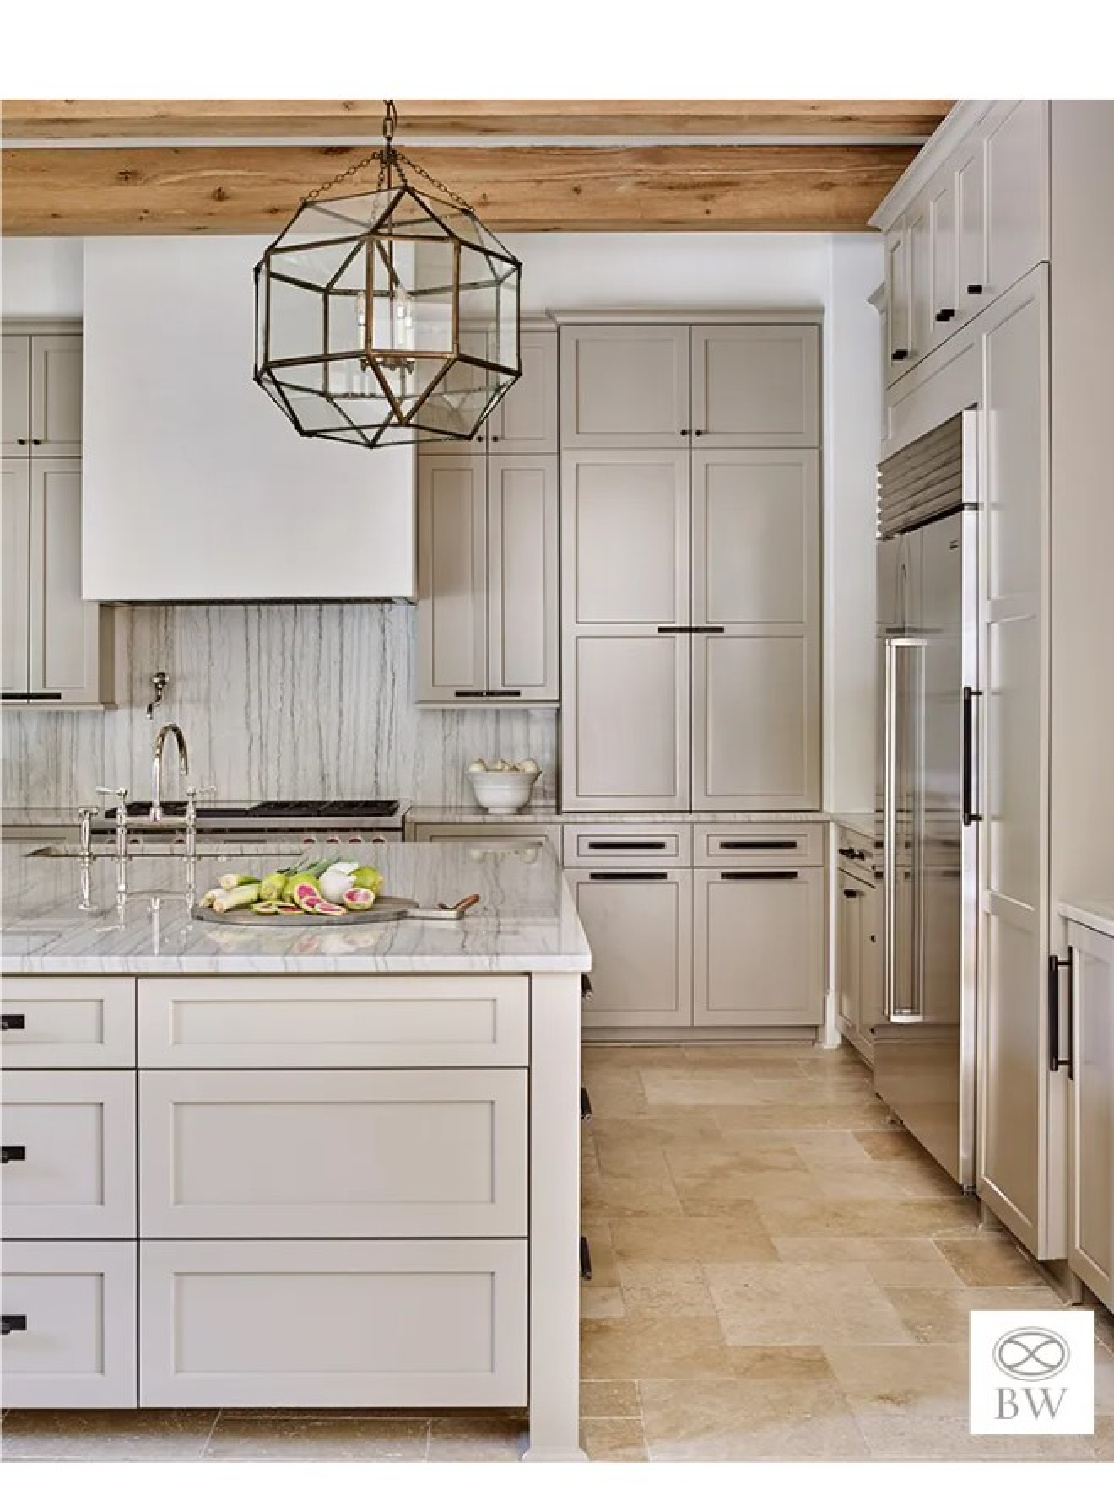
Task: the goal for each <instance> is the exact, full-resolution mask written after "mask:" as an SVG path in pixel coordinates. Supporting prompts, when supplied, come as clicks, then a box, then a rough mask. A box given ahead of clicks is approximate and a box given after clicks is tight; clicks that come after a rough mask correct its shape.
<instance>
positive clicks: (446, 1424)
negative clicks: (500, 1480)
mask: <svg viewBox="0 0 1114 1500" xmlns="http://www.w3.org/2000/svg"><path fill="white" fill-rule="evenodd" d="M529 1441H530V1433H529V1423H528V1420H527V1417H526V1413H525V1412H519V1413H511V1412H497V1411H461V1412H449V1413H446V1414H444V1415H442V1416H440V1417H434V1419H433V1421H432V1423H431V1424H430V1434H429V1450H428V1456H429V1461H430V1462H431V1463H452V1464H459V1463H517V1462H518V1461H519V1460H520V1459H521V1457H522V1455H523V1453H525V1451H526V1448H527V1446H528V1444H529Z"/></svg>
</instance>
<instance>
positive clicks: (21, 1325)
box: [0, 1313, 27, 1333]
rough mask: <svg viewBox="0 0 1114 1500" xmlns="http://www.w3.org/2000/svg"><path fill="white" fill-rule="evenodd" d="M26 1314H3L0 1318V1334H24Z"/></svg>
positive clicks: (25, 1330)
mask: <svg viewBox="0 0 1114 1500" xmlns="http://www.w3.org/2000/svg"><path fill="white" fill-rule="evenodd" d="M26 1332H27V1314H26V1313H4V1315H3V1317H0V1333H26Z"/></svg>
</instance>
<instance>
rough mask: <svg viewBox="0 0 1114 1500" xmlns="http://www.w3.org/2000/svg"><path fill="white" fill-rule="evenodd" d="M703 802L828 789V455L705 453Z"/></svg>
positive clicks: (736, 805)
mask: <svg viewBox="0 0 1114 1500" xmlns="http://www.w3.org/2000/svg"><path fill="white" fill-rule="evenodd" d="M692 481H693V570H692V579H693V616H692V617H693V628H694V632H695V633H694V634H693V636H692V653H693V698H692V715H693V718H692V723H693V729H692V743H693V765H692V806H693V808H694V809H715V808H719V809H722V810H730V809H765V808H771V809H782V810H784V809H789V808H794V809H796V808H800V809H808V808H813V807H817V806H819V798H820V463H819V454H818V453H816V452H813V451H808V452H800V451H795V450H793V449H784V450H764V451H762V452H750V453H742V452H738V451H734V452H733V451H730V450H720V451H718V452H711V453H703V452H697V453H694V454H693V461H692Z"/></svg>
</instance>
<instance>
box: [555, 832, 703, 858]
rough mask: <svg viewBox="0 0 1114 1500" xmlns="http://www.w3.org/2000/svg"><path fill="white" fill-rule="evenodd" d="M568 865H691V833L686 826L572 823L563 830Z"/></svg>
mask: <svg viewBox="0 0 1114 1500" xmlns="http://www.w3.org/2000/svg"><path fill="white" fill-rule="evenodd" d="M564 853H565V857H564V863H565V864H566V865H599V866H604V867H606V866H608V865H611V864H614V865H616V866H619V865H621V866H623V867H625V868H629V867H630V866H632V865H634V866H637V867H644V866H647V865H648V866H651V867H653V866H658V865H677V866H680V867H681V868H684V867H685V866H686V865H690V864H691V863H692V831H691V829H690V828H689V827H688V826H687V825H686V824H683V823H680V824H666V823H643V824H638V823H573V824H566V825H565V829H564Z"/></svg>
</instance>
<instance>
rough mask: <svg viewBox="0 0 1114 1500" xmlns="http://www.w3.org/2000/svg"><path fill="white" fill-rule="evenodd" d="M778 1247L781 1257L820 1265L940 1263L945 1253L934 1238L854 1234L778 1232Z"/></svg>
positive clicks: (776, 1244) (775, 1242)
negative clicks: (794, 1233)
mask: <svg viewBox="0 0 1114 1500" xmlns="http://www.w3.org/2000/svg"><path fill="white" fill-rule="evenodd" d="M774 1248H775V1249H776V1251H777V1254H778V1258H779V1260H786V1261H808V1262H813V1263H815V1264H818V1265H825V1264H835V1265H844V1264H847V1263H850V1262H855V1261H863V1262H867V1263H870V1262H891V1261H901V1262H902V1263H903V1264H906V1265H909V1264H911V1263H913V1262H914V1261H919V1262H921V1263H922V1264H926V1265H930V1266H936V1265H939V1264H940V1262H941V1259H942V1257H941V1255H940V1252H939V1250H938V1249H937V1247H936V1243H935V1241H934V1240H930V1239H927V1238H926V1239H900V1238H894V1239H886V1238H882V1237H879V1238H877V1239H874V1238H866V1237H865V1236H863V1237H857V1236H854V1235H834V1234H832V1235H824V1234H820V1235H803V1236H799V1237H796V1236H784V1235H778V1236H776V1237H775V1239H774Z"/></svg>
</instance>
